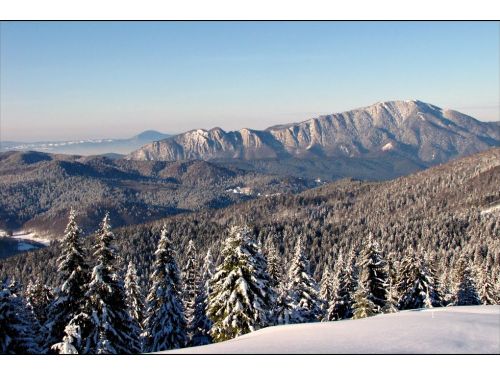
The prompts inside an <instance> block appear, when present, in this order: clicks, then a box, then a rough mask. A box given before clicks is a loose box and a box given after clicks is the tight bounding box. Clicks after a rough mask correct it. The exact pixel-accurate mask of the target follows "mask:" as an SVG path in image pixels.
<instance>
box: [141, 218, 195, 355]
mask: <svg viewBox="0 0 500 375" xmlns="http://www.w3.org/2000/svg"><path fill="white" fill-rule="evenodd" d="M181 293H182V290H181V285H180V275H179V269H178V267H177V263H176V261H175V258H174V248H173V246H172V243H171V241H170V240H169V239H168V237H167V229H166V228H165V227H163V228H162V230H161V237H160V241H159V243H158V248H157V250H156V251H155V261H154V264H153V273H152V275H151V286H150V289H149V293H148V296H147V298H146V306H147V311H146V320H145V321H144V329H145V344H144V345H145V349H146V351H148V352H156V351H161V350H168V349H175V348H181V347H183V346H184V345H185V344H186V320H185V318H184V308H183V305H182V295H181Z"/></svg>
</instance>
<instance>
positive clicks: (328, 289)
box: [319, 264, 335, 322]
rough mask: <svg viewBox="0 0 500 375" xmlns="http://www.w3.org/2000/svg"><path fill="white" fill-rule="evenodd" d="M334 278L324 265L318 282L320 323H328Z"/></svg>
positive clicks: (333, 290) (332, 299)
mask: <svg viewBox="0 0 500 375" xmlns="http://www.w3.org/2000/svg"><path fill="white" fill-rule="evenodd" d="M334 284H335V283H334V277H333V274H332V272H331V271H330V267H329V266H328V264H327V265H325V268H324V270H323V275H322V277H321V281H320V289H319V298H320V303H321V312H322V321H324V322H327V321H328V309H329V308H330V306H331V305H332V304H333V303H334V293H335V285H334Z"/></svg>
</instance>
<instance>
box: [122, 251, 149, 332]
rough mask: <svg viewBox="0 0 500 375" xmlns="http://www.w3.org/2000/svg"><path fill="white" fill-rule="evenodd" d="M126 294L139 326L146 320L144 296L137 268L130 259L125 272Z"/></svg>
mask: <svg viewBox="0 0 500 375" xmlns="http://www.w3.org/2000/svg"><path fill="white" fill-rule="evenodd" d="M125 296H126V303H127V309H128V313H129V315H130V316H131V317H132V319H134V320H135V321H136V322H137V324H138V325H139V327H142V323H143V322H144V309H145V308H144V296H143V294H142V290H141V286H140V284H139V277H138V276H137V269H136V267H135V264H134V263H133V262H132V261H130V262H129V264H128V267H127V273H126V274H125Z"/></svg>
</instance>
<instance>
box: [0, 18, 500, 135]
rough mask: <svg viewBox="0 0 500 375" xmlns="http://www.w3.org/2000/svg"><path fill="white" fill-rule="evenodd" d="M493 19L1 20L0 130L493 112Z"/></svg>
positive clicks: (109, 131)
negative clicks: (407, 107)
mask: <svg viewBox="0 0 500 375" xmlns="http://www.w3.org/2000/svg"><path fill="white" fill-rule="evenodd" d="M499 25H500V24H499V23H498V22H1V24H0V27H1V34H0V38H1V43H0V49H1V53H0V59H1V64H0V67H1V68H0V108H1V112H0V138H1V140H3V141H25V142H34V141H68V140H79V139H97V138H129V137H132V136H134V135H136V134H138V133H141V132H142V131H145V130H149V129H151V130H156V131H160V132H163V133H169V134H176V133H182V132H184V131H187V130H191V129H194V128H206V129H209V128H212V127H216V126H220V127H221V128H223V129H225V130H236V129H241V128H244V127H248V128H254V129H264V128H266V127H269V126H272V125H276V124H284V123H289V122H297V121H301V120H306V119H308V118H311V117H316V116H318V115H324V114H331V113H336V112H343V111H347V110H351V109H355V108H359V107H365V106H368V105H371V104H374V103H376V102H379V101H387V100H408V99H419V100H422V101H425V102H428V103H431V104H434V105H437V106H439V107H442V108H449V109H454V110H457V111H460V112H463V113H465V114H467V115H470V116H473V117H475V118H477V119H479V120H482V121H498V120H500V115H499V111H500V108H499V104H498V103H499V98H500V92H499V91H500V88H499V86H498V82H499V80H500V76H499V69H498V66H499V64H500V61H499V50H498V45H499V42H500V40H499V39H500V36H499Z"/></svg>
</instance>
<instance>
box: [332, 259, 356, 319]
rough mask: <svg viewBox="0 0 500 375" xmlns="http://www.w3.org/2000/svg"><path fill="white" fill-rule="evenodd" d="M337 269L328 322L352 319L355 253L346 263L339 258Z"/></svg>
mask: <svg viewBox="0 0 500 375" xmlns="http://www.w3.org/2000/svg"><path fill="white" fill-rule="evenodd" d="M337 264H338V267H337V276H336V279H337V283H336V288H335V291H334V295H333V301H332V303H331V304H330V306H329V308H328V311H327V316H326V320H328V321H333V320H342V319H349V318H351V317H352V304H353V296H354V288H355V285H356V284H355V279H354V277H355V272H354V252H350V253H349V255H348V257H347V259H346V260H345V262H344V261H343V258H342V257H341V258H339V260H338V262H337Z"/></svg>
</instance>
